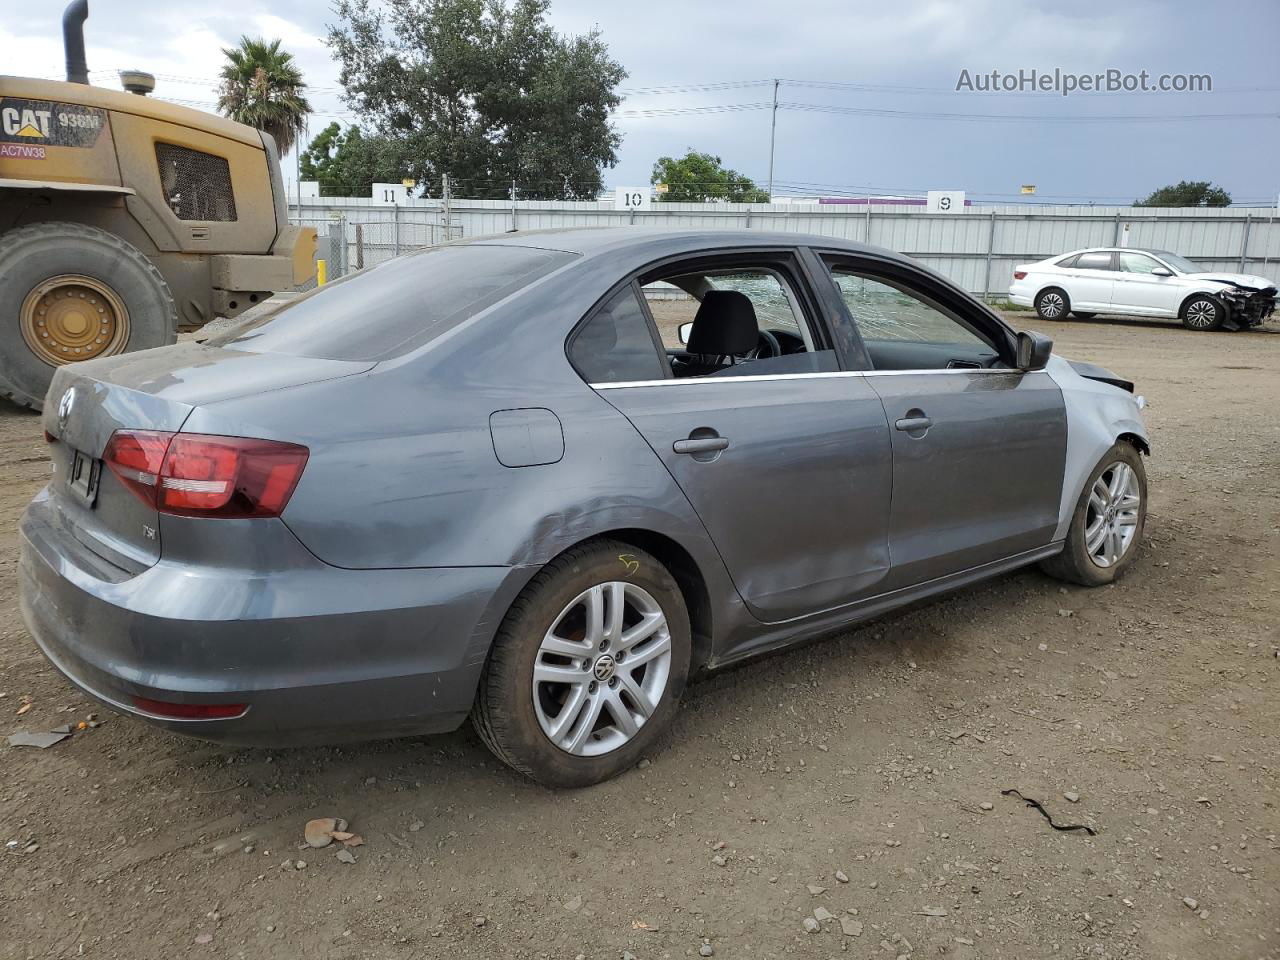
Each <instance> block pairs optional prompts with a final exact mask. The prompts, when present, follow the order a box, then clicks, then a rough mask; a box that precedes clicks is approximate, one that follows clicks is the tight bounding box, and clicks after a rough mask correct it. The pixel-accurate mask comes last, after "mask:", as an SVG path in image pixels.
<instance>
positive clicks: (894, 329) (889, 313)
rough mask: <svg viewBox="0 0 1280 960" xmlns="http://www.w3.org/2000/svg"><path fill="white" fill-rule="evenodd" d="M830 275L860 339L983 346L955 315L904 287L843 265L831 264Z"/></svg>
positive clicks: (978, 338) (979, 338)
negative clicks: (851, 317) (850, 315)
mask: <svg viewBox="0 0 1280 960" xmlns="http://www.w3.org/2000/svg"><path fill="white" fill-rule="evenodd" d="M831 275H832V277H833V278H834V279H835V281H836V286H837V287H838V288H839V290H840V297H841V299H843V300H844V303H845V306H847V307H848V308H849V313H850V314H852V316H853V322H854V323H856V324H857V325H858V332H859V333H861V334H862V339H863V340H905V341H909V342H914V343H955V344H966V345H971V346H976V345H978V344H983V345H985V341H984V340H983V339H982V338H981V337H979V336H977V335H976V334H974V333H973V332H971V331H970V330H968V329H967V328H966V327H965V326H963V325H962V324H961V323H960V321H959V320H957V319H956V318H955V317H953V316H952V315H950V314H949V313H944V312H943V311H942V310H941V309H939V308H938V307H936V306H934V305H933V304H931V303H929V302H928V301H926V300H924V299H922V298H921V296H920V295H919V294H917V293H913V292H911V291H909V290H908V289H907V288H906V287H905V286H898V285H891V284H889V283H888V282H887V281H885V280H877V279H875V278H873V277H869V276H866V275H863V274H859V273H855V272H854V271H853V270H849V269H846V268H844V267H835V268H834V269H833V270H832V271H831Z"/></svg>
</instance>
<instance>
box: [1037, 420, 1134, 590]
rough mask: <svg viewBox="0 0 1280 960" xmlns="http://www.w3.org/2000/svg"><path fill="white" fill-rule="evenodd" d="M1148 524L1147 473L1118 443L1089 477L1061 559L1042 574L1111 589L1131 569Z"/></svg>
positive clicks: (1048, 563)
mask: <svg viewBox="0 0 1280 960" xmlns="http://www.w3.org/2000/svg"><path fill="white" fill-rule="evenodd" d="M1146 522H1147V472H1146V468H1145V467H1144V466H1143V463H1142V454H1140V453H1139V452H1138V451H1137V450H1136V449H1134V447H1133V445H1132V444H1129V443H1126V442H1124V441H1120V442H1119V443H1117V444H1116V445H1115V446H1114V447H1112V448H1111V449H1110V450H1108V451H1107V454H1106V456H1104V457H1103V458H1102V460H1101V461H1099V463H1098V465H1097V466H1096V467H1095V468H1094V470H1093V473H1092V474H1090V476H1089V481H1088V483H1086V484H1085V486H1084V492H1083V493H1082V494H1081V495H1080V500H1079V501H1078V502H1077V504H1076V509H1075V513H1074V514H1072V517H1071V526H1070V527H1069V528H1068V530H1067V541H1066V544H1065V545H1064V547H1063V550H1062V553H1060V554H1058V555H1057V556H1055V557H1050V558H1049V559H1048V560H1045V561H1044V562H1043V563H1042V564H1041V568H1042V569H1043V570H1044V571H1045V572H1046V573H1048V574H1050V575H1051V576H1054V577H1057V578H1058V579H1060V580H1069V581H1071V582H1072V583H1079V584H1083V585H1084V586H1086V587H1098V586H1102V585H1104V584H1107V583H1111V582H1112V581H1113V580H1115V579H1116V578H1117V577H1119V576H1121V575H1122V574H1123V573H1124V571H1125V570H1126V569H1128V567H1129V565H1130V564H1132V563H1133V559H1134V557H1135V556H1136V555H1137V553H1138V544H1139V543H1140V542H1141V540H1142V531H1143V528H1144V527H1145V526H1146Z"/></svg>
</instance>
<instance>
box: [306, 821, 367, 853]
mask: <svg viewBox="0 0 1280 960" xmlns="http://www.w3.org/2000/svg"><path fill="white" fill-rule="evenodd" d="M302 835H303V837H304V838H305V839H306V841H307V846H309V847H316V848H320V847H327V846H328V845H329V844H331V843H333V841H335V840H337V841H338V842H339V843H342V844H343V845H345V846H348V847H358V846H360V845H361V844H363V843H364V837H362V836H360V835H359V834H356V833H348V832H347V821H345V820H343V819H342V818H341V817H320V818H319V819H317V820H308V821H307V825H306V826H305V827H303V828H302Z"/></svg>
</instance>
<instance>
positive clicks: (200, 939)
mask: <svg viewBox="0 0 1280 960" xmlns="http://www.w3.org/2000/svg"><path fill="white" fill-rule="evenodd" d="M196 943H198V944H200V945H201V946H204V945H205V944H206V943H213V934H212V933H199V934H196Z"/></svg>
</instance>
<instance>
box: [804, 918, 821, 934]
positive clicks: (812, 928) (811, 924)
mask: <svg viewBox="0 0 1280 960" xmlns="http://www.w3.org/2000/svg"><path fill="white" fill-rule="evenodd" d="M801 925H802V926H803V927H804V932H805V933H818V932H819V931H820V930H822V924H820V923H819V922H818V921H817V920H815V919H813V917H805V918H804V923H803V924H801Z"/></svg>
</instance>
